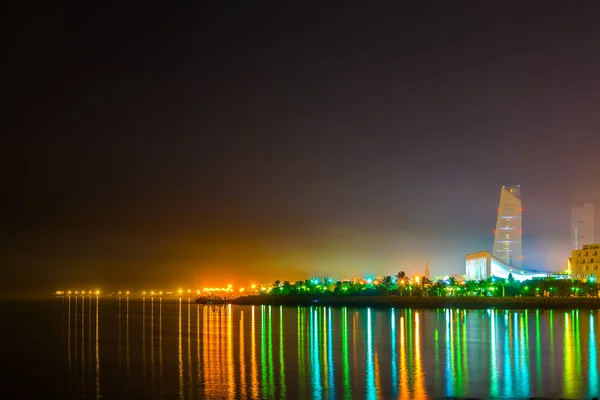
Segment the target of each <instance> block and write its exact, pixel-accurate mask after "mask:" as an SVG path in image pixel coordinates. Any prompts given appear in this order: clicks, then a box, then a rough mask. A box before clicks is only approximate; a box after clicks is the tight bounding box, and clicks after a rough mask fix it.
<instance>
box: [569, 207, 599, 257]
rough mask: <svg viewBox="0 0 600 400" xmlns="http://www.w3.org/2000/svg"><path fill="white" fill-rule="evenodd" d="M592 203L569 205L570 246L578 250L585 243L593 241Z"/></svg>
mask: <svg viewBox="0 0 600 400" xmlns="http://www.w3.org/2000/svg"><path fill="white" fill-rule="evenodd" d="M594 234H595V232H594V205H593V204H591V203H585V204H584V205H583V206H573V207H571V246H572V249H573V250H580V249H582V248H583V246H584V245H586V244H592V243H595V238H594Z"/></svg>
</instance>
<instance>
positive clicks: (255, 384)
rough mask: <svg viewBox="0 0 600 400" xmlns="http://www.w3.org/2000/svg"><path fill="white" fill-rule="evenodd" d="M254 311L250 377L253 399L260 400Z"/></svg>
mask: <svg viewBox="0 0 600 400" xmlns="http://www.w3.org/2000/svg"><path fill="white" fill-rule="evenodd" d="M254 309H255V307H254V306H252V330H251V341H250V343H251V344H252V347H251V349H250V350H251V356H252V357H251V360H252V361H251V369H250V375H251V378H252V385H251V386H250V389H251V391H252V398H254V399H257V398H258V373H257V366H256V323H255V317H254Z"/></svg>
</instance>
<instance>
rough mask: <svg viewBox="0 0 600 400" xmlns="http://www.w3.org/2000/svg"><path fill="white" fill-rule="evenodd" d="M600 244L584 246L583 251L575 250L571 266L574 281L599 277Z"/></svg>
mask: <svg viewBox="0 0 600 400" xmlns="http://www.w3.org/2000/svg"><path fill="white" fill-rule="evenodd" d="M599 252H600V243H595V244H584V245H583V248H582V249H579V250H573V252H572V253H571V258H569V265H570V267H571V275H572V277H573V279H583V280H586V279H589V278H590V277H592V276H593V277H594V278H597V277H598V266H600V255H598V253H599Z"/></svg>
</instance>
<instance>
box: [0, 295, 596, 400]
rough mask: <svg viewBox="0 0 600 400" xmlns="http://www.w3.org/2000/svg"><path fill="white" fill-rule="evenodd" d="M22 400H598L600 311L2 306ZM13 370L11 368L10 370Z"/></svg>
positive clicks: (109, 302) (136, 303) (13, 379)
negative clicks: (475, 399) (474, 399)
mask: <svg viewBox="0 0 600 400" xmlns="http://www.w3.org/2000/svg"><path fill="white" fill-rule="evenodd" d="M2 309H3V311H4V312H3V314H4V315H5V319H4V324H3V331H4V332H3V333H2V342H3V347H4V348H5V349H4V353H5V354H4V357H3V358H4V360H5V361H9V363H7V364H8V365H9V366H10V369H9V370H8V372H7V376H6V377H7V378H8V386H5V390H6V393H8V392H12V391H15V392H16V393H17V394H18V395H19V397H21V398H104V399H119V398H179V399H191V398H215V399H218V398H232V399H233V398H256V399H259V398H260V399H266V398H316V399H325V398H327V399H334V398H335V399H337V398H340V399H342V398H343V399H350V398H359V399H360V398H366V399H376V398H386V399H387V398H440V397H444V396H453V397H479V398H505V397H508V398H523V397H532V396H533V397H550V398H558V397H567V398H591V397H594V396H597V395H598V394H599V388H598V348H597V339H596V338H597V336H598V334H599V324H600V313H599V312H598V311H578V310H573V311H564V310H561V311H531V310H530V311H497V310H496V311H494V310H489V311H479V310H456V309H440V310H416V309H353V308H330V307H298V308H296V307H273V306H256V307H250V306H224V307H211V306H203V305H197V304H193V303H191V304H190V303H188V300H187V299H184V300H182V301H181V302H180V301H179V300H169V301H166V300H163V301H162V302H161V301H160V300H159V299H154V300H150V299H147V300H146V301H145V302H143V301H142V300H139V299H136V300H134V299H130V300H129V301H127V300H126V299H122V300H118V299H112V298H111V299H107V298H100V299H99V300H97V299H96V298H91V299H90V298H89V297H86V298H85V299H82V298H81V297H79V298H77V299H75V298H74V297H72V298H71V299H68V298H65V299H53V300H46V301H35V302H34V301H17V302H4V303H3V304H2ZM5 364H6V363H5Z"/></svg>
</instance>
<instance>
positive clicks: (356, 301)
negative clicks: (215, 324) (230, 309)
mask: <svg viewBox="0 0 600 400" xmlns="http://www.w3.org/2000/svg"><path fill="white" fill-rule="evenodd" d="M196 302H197V303H203V302H206V301H205V299H198V300H196ZM213 304H234V305H248V306H250V305H254V306H258V305H271V306H273V305H275V306H331V307H357V308H364V307H373V308H421V309H436V308H465V309H488V308H498V309H559V308H562V309H565V308H566V309H571V308H582V309H598V310H600V298H598V297H399V296H271V295H263V296H261V295H251V296H242V297H238V298H235V299H229V300H220V301H213Z"/></svg>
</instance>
